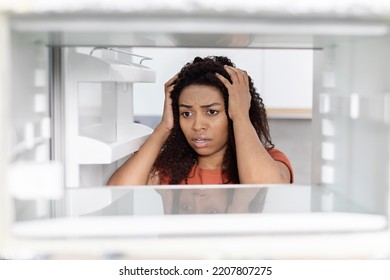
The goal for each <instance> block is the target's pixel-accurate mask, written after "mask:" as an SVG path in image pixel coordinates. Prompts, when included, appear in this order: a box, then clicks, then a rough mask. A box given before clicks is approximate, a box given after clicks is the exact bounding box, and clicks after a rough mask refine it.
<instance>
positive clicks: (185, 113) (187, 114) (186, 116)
mask: <svg viewBox="0 0 390 280" xmlns="http://www.w3.org/2000/svg"><path fill="white" fill-rule="evenodd" d="M181 115H182V116H183V117H184V118H188V117H189V116H191V113H190V112H183V113H181Z"/></svg>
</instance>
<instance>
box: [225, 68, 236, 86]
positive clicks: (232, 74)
mask: <svg viewBox="0 0 390 280" xmlns="http://www.w3.org/2000/svg"><path fill="white" fill-rule="evenodd" d="M224 67H225V70H226V71H227V72H228V74H229V76H230V78H231V79H232V82H233V84H234V81H236V83H237V82H238V83H239V82H240V78H239V76H238V73H237V71H236V69H235V68H234V67H231V66H228V65H225V66H224Z"/></svg>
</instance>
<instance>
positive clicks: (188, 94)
mask: <svg viewBox="0 0 390 280" xmlns="http://www.w3.org/2000/svg"><path fill="white" fill-rule="evenodd" d="M210 102H211V103H214V102H222V103H223V96H222V93H221V91H220V90H219V89H218V88H216V87H213V86H207V85H190V86H188V87H186V88H184V89H183V91H182V92H181V94H180V97H179V103H184V104H186V103H197V104H199V105H205V104H211V103H210Z"/></svg>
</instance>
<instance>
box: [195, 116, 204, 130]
mask: <svg viewBox="0 0 390 280" xmlns="http://www.w3.org/2000/svg"><path fill="white" fill-rule="evenodd" d="M205 128H206V125H205V122H204V119H203V117H202V116H199V115H197V116H195V118H194V122H193V123H192V129H193V130H196V131H199V130H203V129H205Z"/></svg>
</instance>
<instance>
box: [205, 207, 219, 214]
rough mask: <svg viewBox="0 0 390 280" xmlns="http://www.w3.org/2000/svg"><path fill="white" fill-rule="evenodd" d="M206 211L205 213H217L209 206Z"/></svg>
mask: <svg viewBox="0 0 390 280" xmlns="http://www.w3.org/2000/svg"><path fill="white" fill-rule="evenodd" d="M206 213H207V214H217V213H218V211H217V210H215V209H214V208H210V209H207V212H206Z"/></svg>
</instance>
